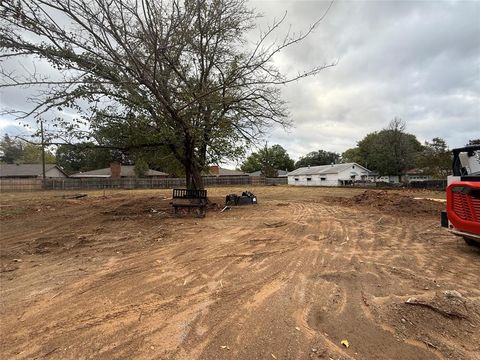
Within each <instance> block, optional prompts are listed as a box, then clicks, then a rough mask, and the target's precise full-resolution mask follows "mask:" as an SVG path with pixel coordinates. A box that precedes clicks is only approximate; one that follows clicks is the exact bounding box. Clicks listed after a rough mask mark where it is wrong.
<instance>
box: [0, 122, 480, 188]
mask: <svg viewBox="0 0 480 360" xmlns="http://www.w3.org/2000/svg"><path fill="white" fill-rule="evenodd" d="M104 136H105V135H104ZM478 144H480V139H472V140H469V141H468V143H467V144H465V145H478ZM45 155H46V162H47V163H56V164H57V165H59V166H60V167H62V169H63V170H64V171H65V172H66V173H67V174H73V173H76V172H81V171H89V170H94V169H99V168H105V167H108V166H109V165H110V163H111V162H112V161H120V162H121V163H123V164H126V165H128V164H132V165H135V172H136V174H137V176H139V177H142V176H143V175H144V174H145V172H146V171H147V170H148V169H149V168H150V169H154V170H159V171H163V172H166V173H168V174H170V175H171V176H175V177H178V176H183V175H184V172H183V171H184V169H183V167H182V164H181V163H180V162H179V161H177V160H176V158H175V157H174V156H172V154H171V153H169V152H168V151H167V150H165V149H163V148H156V149H136V150H133V151H129V152H126V151H123V152H122V151H119V150H118V149H112V148H99V147H98V146H96V145H95V144H94V143H92V142H83V143H80V144H77V145H76V146H74V147H73V146H70V145H60V146H57V147H56V150H55V152H54V151H53V150H49V149H47V150H46V152H45ZM0 161H1V162H3V163H18V164H22V163H23V164H25V163H38V164H39V163H41V146H39V145H35V144H32V143H30V142H27V141H24V140H21V139H15V138H11V137H9V136H8V134H6V135H4V137H3V138H2V140H1V141H0ZM451 161H452V155H451V151H450V149H449V147H448V145H447V143H446V141H445V140H444V139H442V138H439V137H434V138H433V139H432V140H428V141H425V143H424V144H421V143H420V142H419V141H418V139H417V137H416V136H415V135H413V134H409V133H407V132H406V124H405V122H404V121H403V120H401V119H398V118H395V119H393V120H392V121H391V122H390V124H389V125H388V126H387V127H386V128H385V129H382V130H380V131H375V132H372V133H369V134H367V135H366V136H365V137H364V138H363V139H361V140H360V141H358V142H357V146H356V147H354V148H351V149H347V150H345V151H344V152H343V153H337V152H331V151H326V150H316V151H312V152H309V153H308V154H306V155H304V156H302V157H300V159H299V160H298V161H296V162H295V161H294V160H293V159H292V158H291V157H290V155H289V154H288V152H287V150H286V149H285V148H284V147H283V146H281V145H279V144H275V145H273V146H267V145H265V146H264V147H263V148H261V149H259V150H258V151H255V152H253V153H252V154H251V155H249V156H248V157H246V158H245V160H244V161H243V162H242V163H241V165H240V169H241V170H242V171H244V172H246V173H253V172H257V171H260V173H261V174H262V175H264V176H267V177H275V176H277V175H278V171H279V170H286V171H292V170H294V169H296V168H300V167H306V166H318V165H329V164H332V163H335V164H336V163H347V162H355V163H357V164H360V165H362V166H364V167H366V168H367V169H369V170H372V171H375V172H377V173H378V174H379V175H380V176H382V175H398V176H401V175H404V174H405V172H406V171H407V170H409V169H413V168H417V169H421V170H423V171H424V172H425V174H428V175H432V176H433V177H434V178H439V179H444V178H445V177H446V176H448V175H449V174H450V172H451V167H452V166H451Z"/></svg>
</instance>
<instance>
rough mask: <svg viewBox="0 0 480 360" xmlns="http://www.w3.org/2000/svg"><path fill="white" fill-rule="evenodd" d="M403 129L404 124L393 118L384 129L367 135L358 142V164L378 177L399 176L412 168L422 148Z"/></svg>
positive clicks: (411, 135)
mask: <svg viewBox="0 0 480 360" xmlns="http://www.w3.org/2000/svg"><path fill="white" fill-rule="evenodd" d="M405 128H406V124H405V122H404V121H403V120H401V119H399V118H395V119H393V120H392V121H391V122H390V124H389V125H388V127H387V128H386V129H383V130H381V131H379V132H373V133H370V134H367V135H366V136H365V137H364V138H363V139H362V140H361V141H359V142H358V155H359V157H360V159H361V161H359V163H360V164H361V165H363V166H365V167H367V168H368V169H370V170H375V171H377V172H379V173H380V175H399V176H401V175H403V174H405V172H406V171H407V170H408V169H411V168H414V167H415V165H416V158H417V155H418V154H419V153H420V152H421V151H422V150H423V147H422V144H420V142H419V141H418V140H417V138H416V136H415V135H413V134H408V133H406V132H405Z"/></svg>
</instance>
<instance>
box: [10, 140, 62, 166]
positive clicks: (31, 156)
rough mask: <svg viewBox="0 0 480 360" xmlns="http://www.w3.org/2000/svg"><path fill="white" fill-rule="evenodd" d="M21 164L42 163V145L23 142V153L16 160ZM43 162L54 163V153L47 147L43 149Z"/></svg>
mask: <svg viewBox="0 0 480 360" xmlns="http://www.w3.org/2000/svg"><path fill="white" fill-rule="evenodd" d="M18 162H19V163H21V164H41V163H42V147H41V146H40V145H36V144H30V143H24V144H23V154H22V156H21V158H20V159H19V161H18ZM45 163H46V164H55V163H56V158H55V155H54V154H53V153H52V152H51V151H50V150H48V149H45Z"/></svg>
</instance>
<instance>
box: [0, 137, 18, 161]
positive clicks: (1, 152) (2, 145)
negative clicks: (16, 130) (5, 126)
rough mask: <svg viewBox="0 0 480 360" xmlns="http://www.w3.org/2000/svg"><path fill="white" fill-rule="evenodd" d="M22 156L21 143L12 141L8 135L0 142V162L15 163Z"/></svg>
mask: <svg viewBox="0 0 480 360" xmlns="http://www.w3.org/2000/svg"><path fill="white" fill-rule="evenodd" d="M22 155H23V144H22V142H21V141H19V140H16V139H12V138H11V137H10V136H8V134H5V135H4V136H3V139H2V140H1V141H0V161H1V162H2V163H6V164H13V163H15V162H17V161H18V160H19V159H20V158H21V157H22Z"/></svg>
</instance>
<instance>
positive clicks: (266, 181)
mask: <svg viewBox="0 0 480 360" xmlns="http://www.w3.org/2000/svg"><path fill="white" fill-rule="evenodd" d="M203 181H204V184H205V186H206V187H214V186H230V185H282V184H287V178H265V177H263V176H219V177H216V176H205V177H203ZM184 187H185V179H184V178H157V179H154V178H152V179H139V178H121V179H106V178H97V179H72V178H66V179H45V180H42V179H0V192H14V191H40V190H102V189H172V188H184Z"/></svg>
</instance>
